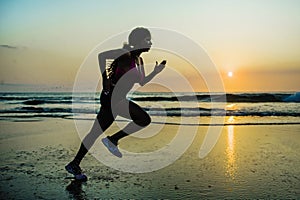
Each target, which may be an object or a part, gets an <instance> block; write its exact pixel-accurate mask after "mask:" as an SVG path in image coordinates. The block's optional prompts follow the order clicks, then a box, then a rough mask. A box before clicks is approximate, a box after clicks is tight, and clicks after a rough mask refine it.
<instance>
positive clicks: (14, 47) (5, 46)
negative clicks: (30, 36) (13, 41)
mask: <svg viewBox="0 0 300 200" xmlns="http://www.w3.org/2000/svg"><path fill="white" fill-rule="evenodd" d="M0 48H7V49H17V48H18V47H16V46H10V45H7V44H0Z"/></svg>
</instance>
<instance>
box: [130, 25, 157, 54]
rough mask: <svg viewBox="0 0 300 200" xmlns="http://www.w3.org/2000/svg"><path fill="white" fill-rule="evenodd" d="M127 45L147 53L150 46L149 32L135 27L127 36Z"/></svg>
mask: <svg viewBox="0 0 300 200" xmlns="http://www.w3.org/2000/svg"><path fill="white" fill-rule="evenodd" d="M128 43H129V45H130V46H133V48H134V49H136V50H141V51H149V50H150V48H151V45H152V42H151V34H150V31H149V30H148V29H146V28H143V27H137V28H135V29H133V30H132V31H131V33H130V34H129V36H128Z"/></svg>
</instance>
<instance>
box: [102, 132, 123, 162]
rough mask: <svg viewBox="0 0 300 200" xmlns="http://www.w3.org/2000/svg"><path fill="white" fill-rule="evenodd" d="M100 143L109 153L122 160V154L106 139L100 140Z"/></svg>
mask: <svg viewBox="0 0 300 200" xmlns="http://www.w3.org/2000/svg"><path fill="white" fill-rule="evenodd" d="M102 143H103V144H104V146H105V147H106V148H107V149H108V151H109V152H110V153H112V154H113V155H115V156H117V157H118V158H122V153H121V152H120V151H119V149H118V146H116V145H114V144H113V143H112V142H111V141H110V140H109V139H108V138H107V137H106V138H103V139H102Z"/></svg>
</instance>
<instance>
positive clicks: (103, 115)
mask: <svg viewBox="0 0 300 200" xmlns="http://www.w3.org/2000/svg"><path fill="white" fill-rule="evenodd" d="M113 121H114V117H113V115H112V113H111V110H110V108H107V107H103V106H101V108H100V111H99V113H98V115H97V118H96V119H95V122H94V124H93V126H92V128H91V130H90V132H89V133H88V134H87V135H86V136H85V138H84V139H83V141H82V143H81V145H80V148H79V150H78V152H77V154H76V156H75V158H74V160H73V162H74V163H75V164H77V165H79V164H80V162H81V160H82V159H83V157H84V156H85V155H86V154H87V152H88V150H89V149H90V148H91V147H92V145H93V144H94V143H95V141H96V139H97V138H98V137H99V136H100V135H101V134H102V133H103V132H104V131H105V130H106V129H107V128H108V127H109V126H110V125H111V124H112V123H113Z"/></svg>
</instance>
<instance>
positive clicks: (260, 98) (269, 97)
mask: <svg viewBox="0 0 300 200" xmlns="http://www.w3.org/2000/svg"><path fill="white" fill-rule="evenodd" d="M296 94H297V95H296V98H293V96H294V94H292V95H291V94H287V93H241V94H210V95H208V94H196V95H190V94H187V95H174V96H133V97H131V99H132V100H135V101H198V102H235V103H260V102H299V94H298V93H296Z"/></svg>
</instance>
